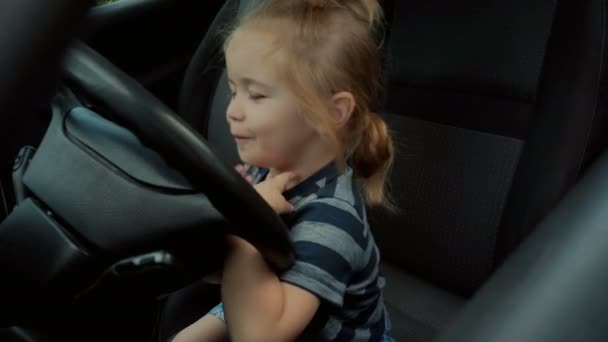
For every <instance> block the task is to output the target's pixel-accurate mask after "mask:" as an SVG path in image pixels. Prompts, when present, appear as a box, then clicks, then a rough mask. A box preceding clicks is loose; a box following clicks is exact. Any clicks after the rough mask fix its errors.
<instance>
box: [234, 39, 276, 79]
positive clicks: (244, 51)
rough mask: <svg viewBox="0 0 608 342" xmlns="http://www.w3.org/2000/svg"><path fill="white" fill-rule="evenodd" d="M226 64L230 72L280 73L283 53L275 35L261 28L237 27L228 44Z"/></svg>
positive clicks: (272, 75)
mask: <svg viewBox="0 0 608 342" xmlns="http://www.w3.org/2000/svg"><path fill="white" fill-rule="evenodd" d="M225 53H226V64H227V67H228V69H229V73H230V74H234V73H236V74H242V73H245V72H246V73H252V72H253V73H256V74H265V77H264V78H268V77H273V78H276V77H277V76H278V75H277V74H280V70H279V66H280V64H281V53H280V49H279V48H278V46H277V40H276V38H275V35H274V34H272V33H271V32H267V31H266V30H260V29H251V28H247V29H237V30H236V31H235V32H234V33H233V35H232V36H231V38H230V40H229V41H228V43H227V45H226V51H225Z"/></svg>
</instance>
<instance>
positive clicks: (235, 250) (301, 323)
mask: <svg viewBox="0 0 608 342" xmlns="http://www.w3.org/2000/svg"><path fill="white" fill-rule="evenodd" d="M228 244H229V246H230V248H231V253H230V255H229V256H228V258H227V259H226V263H225V266H224V273H223V279H222V299H223V302H224V310H225V314H226V321H227V322H228V330H229V331H230V337H231V340H232V341H236V342H240V341H292V340H294V339H296V338H297V336H299V335H300V334H301V333H302V331H303V330H304V328H305V327H306V326H307V325H308V323H309V322H310V321H311V320H312V318H313V316H314V314H315V312H316V311H317V309H318V307H319V304H320V300H319V298H318V297H317V296H315V295H314V294H312V293H310V292H308V291H306V290H303V289H301V288H299V287H297V286H293V285H290V284H289V283H284V282H281V281H280V280H279V278H278V277H277V275H276V274H275V273H274V272H273V271H272V270H271V269H270V268H269V267H268V266H267V264H266V262H265V261H264V259H263V258H262V256H261V254H260V253H259V252H258V250H257V249H256V248H255V247H253V246H252V245H251V244H249V243H248V242H246V241H245V240H243V239H241V238H238V237H236V236H230V237H229V242H228Z"/></svg>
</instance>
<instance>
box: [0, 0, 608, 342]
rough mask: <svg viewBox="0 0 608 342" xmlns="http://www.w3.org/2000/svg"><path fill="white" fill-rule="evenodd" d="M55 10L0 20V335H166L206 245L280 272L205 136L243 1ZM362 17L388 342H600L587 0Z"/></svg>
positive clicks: (600, 54)
mask: <svg viewBox="0 0 608 342" xmlns="http://www.w3.org/2000/svg"><path fill="white" fill-rule="evenodd" d="M78 2H79V1H70V0H60V1H58V2H57V3H56V4H54V5H50V4H37V3H36V1H29V0H28V1H23V2H20V1H17V0H8V1H7V2H6V4H5V5H2V4H0V13H3V12H4V13H7V11H3V10H5V9H10V10H11V11H12V12H11V13H12V14H15V13H18V14H19V15H15V16H14V19H12V20H7V21H5V24H4V25H7V26H8V25H13V26H11V28H13V30H8V31H7V30H3V31H6V32H10V33H4V34H0V47H10V46H11V45H9V43H12V44H13V45H12V46H13V49H10V50H9V49H6V50H4V51H10V52H6V53H4V55H5V56H4V57H0V75H5V74H4V73H6V75H13V74H14V75H16V76H15V77H3V78H4V80H3V81H0V265H1V266H2V267H3V269H4V271H5V272H4V275H3V276H2V277H1V278H0V279H1V280H0V290H1V292H0V293H1V296H2V299H0V300H1V302H2V303H5V304H4V305H3V309H2V310H0V327H1V329H0V340H2V341H5V340H6V341H63V340H66V339H68V340H73V339H76V340H89V341H91V340H93V341H96V340H99V341H101V340H104V341H107V340H123V339H127V340H141V341H147V340H150V341H168V340H169V339H170V337H171V336H173V335H174V334H175V333H177V332H178V331H179V330H181V329H183V328H184V327H185V326H187V325H188V324H190V323H192V322H194V321H195V320H196V319H197V318H199V317H201V316H202V315H204V314H205V313H206V312H207V311H208V310H209V309H210V308H211V307H213V306H214V305H215V304H216V303H217V302H218V301H219V300H220V297H219V289H218V287H217V286H216V285H210V284H205V283H203V282H201V281H200V279H201V278H202V277H203V276H204V275H206V274H208V273H210V272H212V271H213V270H215V269H217V267H219V265H220V263H221V255H222V252H223V250H224V248H223V244H222V241H223V239H222V237H223V236H224V235H225V234H226V233H228V232H232V233H235V234H237V235H241V236H243V237H244V238H245V239H247V240H249V241H250V242H252V243H253V244H254V245H255V246H256V247H258V249H260V251H261V252H262V254H263V255H264V256H265V258H266V259H267V261H268V262H269V263H270V264H272V265H273V266H274V267H276V268H277V269H284V268H285V267H288V265H289V262H290V260H291V258H293V255H292V250H291V246H290V243H289V239H288V236H287V234H286V229H285V227H284V225H283V224H282V222H281V221H280V219H279V218H278V217H277V216H276V215H275V214H274V213H273V212H272V210H271V209H270V208H269V207H268V206H267V205H266V204H265V203H263V201H261V200H260V198H259V197H258V196H257V194H256V193H255V192H254V191H253V190H252V189H251V188H250V187H248V185H247V184H246V182H244V181H243V180H242V179H240V176H239V175H238V174H237V173H236V172H235V171H234V170H233V169H232V166H233V165H235V164H236V163H238V155H237V153H236V148H235V145H234V142H233V140H232V137H231V136H230V134H229V130H228V128H227V123H226V120H225V110H226V108H227V105H228V101H229V96H228V95H229V89H228V82H227V80H226V74H225V66H224V61H223V56H222V43H223V41H222V37H223V33H224V32H225V30H226V29H227V28H229V27H230V25H231V24H233V23H234V22H235V20H236V19H238V18H239V17H240V16H242V15H244V14H245V13H247V11H248V10H250V9H251V8H252V6H255V5H256V3H257V2H259V1H255V0H225V1H221V0H211V1H195V0H181V1H175V0H119V1H116V2H113V3H109V4H104V5H99V6H93V7H91V8H89V5H90V4H89V5H83V4H82V3H85V2H82V1H80V4H77V3H78ZM381 4H382V6H383V8H384V11H385V17H386V18H385V21H386V31H385V32H384V36H383V37H382V41H381V42H379V48H380V49H381V51H382V53H383V60H384V80H383V84H384V87H383V88H384V89H383V92H382V96H381V97H380V98H379V99H378V100H377V107H378V108H377V110H378V113H379V114H380V115H381V116H382V117H383V118H384V119H385V120H386V122H387V124H388V126H389V128H390V129H391V132H392V134H393V138H394V139H395V141H396V145H397V157H396V162H395V166H394V169H393V172H392V176H391V179H390V189H391V194H392V195H393V197H394V199H395V202H396V204H397V207H398V211H397V212H396V213H392V212H390V211H387V210H384V209H370V210H371V211H370V213H371V214H370V222H371V226H372V231H373V233H374V236H375V239H376V242H377V243H378V246H379V248H380V253H381V255H382V261H381V266H380V267H381V273H382V274H383V276H384V277H385V278H386V287H385V289H384V299H385V303H386V306H387V310H388V312H389V317H390V319H391V321H392V326H393V329H392V331H391V335H392V336H393V337H394V338H395V339H396V340H397V341H405V342H408V341H415V342H425V341H511V342H512V341H583V340H584V341H606V340H608V328H606V326H607V325H606V321H607V320H608V319H607V318H606V317H608V296H607V295H606V294H605V291H604V289H605V288H606V286H608V275H607V274H606V273H605V272H603V270H604V269H605V265H606V263H607V262H608V192H607V191H606V189H607V188H608V149H607V148H608V113H607V109H608V107H607V106H606V104H607V99H608V92H607V89H608V88H607V86H608V83H607V82H608V77H607V76H608V74H606V72H607V71H606V67H605V65H604V62H605V61H606V58H607V57H608V53H607V52H606V42H607V36H606V28H607V22H606V14H607V10H606V1H604V0H584V1H583V0H512V1H508V2H505V1H497V0H486V1H476V0H463V1H459V2H454V1H447V0H425V1H418V0H401V1H395V0H382V1H381ZM11 5H12V6H13V7H11ZM3 6H6V7H3ZM22 8H23V9H22ZM33 8H36V9H37V10H36V11H33V10H32V9H33ZM62 13H63V14H62ZM36 16H40V17H39V19H38V20H39V22H40V23H41V24H40V30H37V32H33V30H31V29H30V28H28V27H25V25H23V23H22V22H21V23H20V22H19V20H18V18H29V19H34V18H35V17H36ZM2 18H3V17H2V14H0V19H2ZM44 18H47V19H44ZM49 18H55V19H54V20H51V19H49ZM0 22H2V20H0ZM28 22H31V21H28ZM65 23H69V25H66V24H65ZM68 26H69V27H68ZM42 28H47V30H46V31H45V30H42ZM40 31H41V32H40ZM19 33H22V34H23V36H18V34H19ZM11 35H12V36H11ZM26 38H27V39H26ZM17 42H19V44H22V42H26V43H28V44H32V45H33V44H39V45H37V46H38V47H37V49H39V50H37V49H35V48H33V47H32V48H29V47H28V48H26V47H24V46H25V45H18V44H17ZM26 43H23V44H26ZM19 47H21V48H22V49H24V50H19V49H18V48H19ZM28 49H29V50H28ZM0 50H3V49H0ZM27 51H32V52H33V51H43V52H44V53H45V54H44V55H43V54H40V55H39V56H35V54H33V53H30V54H29V55H30V56H34V57H36V58H34V57H31V58H29V57H28V58H25V59H24V58H21V59H19V58H18V56H21V55H20V53H23V54H25V52H27ZM41 53H42V52H41ZM42 57H48V58H42ZM11 58H12V59H11ZM30 60H31V61H30ZM11 63H13V64H11ZM28 63H29V64H28ZM22 64H27V65H29V66H30V69H28V70H29V72H28V73H26V72H22V73H19V72H11V70H12V71H14V70H21V69H16V68H15V67H14V66H16V65H22ZM24 68H25V67H24ZM23 70H25V69H23ZM26 76H27V77H26ZM19 77H21V78H20V79H19V80H20V82H21V83H20V85H19V88H18V87H17V86H16V84H18V83H17V81H14V82H13V83H12V84H10V83H9V82H11V81H12V80H13V78H14V79H15V80H17V79H18V78H19ZM5 84H6V85H5ZM11 87H12V88H11ZM17 90H23V91H19V92H18V94H19V95H18V96H15V95H14V94H16V91H17ZM235 202H236V203H237V204H238V208H239V210H235V209H234V205H231V203H235ZM244 222H254V223H257V224H256V227H257V226H259V227H260V229H259V231H258V230H256V231H254V232H251V231H245V230H243V229H240V228H239V223H244ZM249 225H251V224H249Z"/></svg>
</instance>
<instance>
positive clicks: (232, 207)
mask: <svg viewBox="0 0 608 342" xmlns="http://www.w3.org/2000/svg"><path fill="white" fill-rule="evenodd" d="M62 69H63V74H64V77H65V79H66V80H67V81H68V82H69V85H70V87H71V88H75V89H76V90H77V91H78V92H84V93H86V95H87V96H88V97H90V98H91V99H93V100H95V101H96V103H99V104H101V105H102V106H103V107H104V108H107V109H108V110H109V111H111V112H112V114H113V115H115V117H116V118H117V119H118V121H120V123H121V124H124V125H125V126H126V127H127V128H128V129H130V130H131V131H132V132H133V133H135V134H136V135H137V136H138V137H139V138H140V139H141V140H142V141H144V142H145V143H146V145H148V146H150V147H152V148H153V149H154V150H155V151H157V152H158V153H159V154H160V155H161V156H163V157H164V158H165V159H166V160H167V161H169V162H170V163H171V165H173V166H175V167H176V168H177V169H178V170H179V171H180V172H181V173H182V174H183V175H184V176H185V177H186V178H187V179H188V181H189V182H190V183H191V184H192V186H193V187H194V188H195V189H197V190H200V191H201V192H203V193H204V194H205V195H206V196H207V197H208V199H209V200H210V202H211V203H212V204H213V205H214V206H215V208H216V209H217V210H218V211H219V212H220V213H221V214H222V215H223V216H224V217H225V219H227V220H228V221H229V222H230V223H231V224H232V230H231V231H232V232H233V233H234V234H236V235H239V236H241V237H243V238H244V239H245V240H247V241H249V242H250V243H252V244H253V245H254V246H255V247H256V248H257V249H258V250H259V251H260V252H261V253H262V255H263V256H264V258H265V259H266V260H267V262H268V263H269V264H270V265H271V266H272V267H273V268H274V269H276V270H283V269H285V268H287V267H289V266H290V265H291V263H292V261H293V248H292V245H291V242H290V240H289V236H288V231H287V228H286V226H285V224H284V223H283V221H282V220H281V219H280V218H279V216H277V215H276V214H275V213H274V211H273V210H272V209H271V208H270V207H269V206H268V205H267V204H266V202H265V201H264V200H263V199H262V198H261V197H260V196H259V195H258V194H257V192H256V191H255V190H254V189H253V188H252V187H251V185H250V184H248V183H247V182H246V181H245V180H244V179H243V178H242V177H241V176H240V175H239V174H238V173H237V172H236V171H235V170H234V169H233V168H232V167H231V166H229V165H226V164H225V163H224V162H223V161H222V160H221V159H220V158H218V157H217V156H216V155H215V153H214V152H213V151H212V150H211V149H210V148H209V146H208V144H207V142H206V141H205V139H204V138H203V137H202V136H201V135H200V134H199V133H198V132H196V131H195V130H194V129H193V128H192V127H191V126H190V125H188V123H186V122H185V121H184V120H183V119H181V118H180V117H179V116H178V115H176V114H175V113H174V112H173V111H172V110H171V109H170V108H168V107H167V106H166V105H164V104H163V103H162V102H161V101H160V100H158V99H157V98H156V97H155V96H154V95H152V94H151V93H150V92H148V91H147V90H146V89H144V87H143V86H141V85H140V84H139V83H138V82H137V81H135V80H134V79H132V78H131V77H130V76H128V75H127V74H126V73H124V72H123V71H121V70H120V69H119V68H117V67H116V66H114V65H113V64H112V63H110V62H109V61H108V60H107V59H105V58H104V57H103V56H101V55H100V54H99V53H97V52H96V51H94V50H93V49H92V48H90V47H88V46H87V45H85V44H84V43H81V42H76V43H75V44H74V45H72V46H71V47H70V49H69V50H68V52H67V54H66V56H65V58H64V62H63V66H62ZM201 115H203V113H201ZM100 186H101V185H100ZM74 229H75V230H77V231H78V230H79V227H74ZM80 233H83V235H86V232H80ZM167 234H170V232H167Z"/></svg>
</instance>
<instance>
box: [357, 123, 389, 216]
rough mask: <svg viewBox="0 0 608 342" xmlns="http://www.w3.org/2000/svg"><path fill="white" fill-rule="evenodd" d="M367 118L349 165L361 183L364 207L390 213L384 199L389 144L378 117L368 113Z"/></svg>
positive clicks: (383, 124) (387, 136)
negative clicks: (365, 205) (373, 207)
mask: <svg viewBox="0 0 608 342" xmlns="http://www.w3.org/2000/svg"><path fill="white" fill-rule="evenodd" d="M367 118H368V119H367V120H366V123H367V124H366V125H365V127H363V130H362V132H361V136H360V140H359V143H358V144H357V146H356V148H355V150H354V152H353V154H352V155H351V157H350V158H349V162H350V165H351V167H352V168H353V170H354V172H355V176H357V177H358V178H359V179H361V180H362V182H363V195H364V197H365V200H366V203H367V204H368V205H371V206H385V207H388V208H389V209H391V208H393V205H392V202H391V200H390V197H389V196H388V191H387V190H388V189H387V177H388V174H389V172H390V170H391V168H392V165H393V159H394V153H395V151H394V145H393V141H392V139H391V136H390V133H389V130H388V127H387V126H386V123H385V122H384V120H382V118H381V117H380V116H378V115H377V114H375V113H371V112H370V113H368V115H367Z"/></svg>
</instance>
